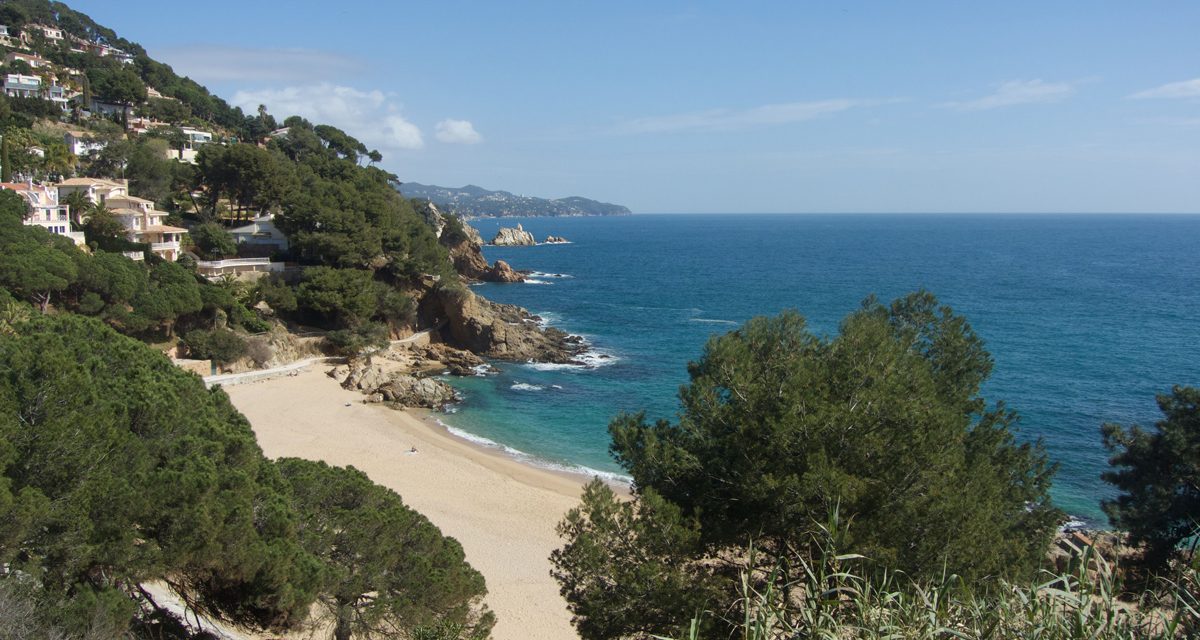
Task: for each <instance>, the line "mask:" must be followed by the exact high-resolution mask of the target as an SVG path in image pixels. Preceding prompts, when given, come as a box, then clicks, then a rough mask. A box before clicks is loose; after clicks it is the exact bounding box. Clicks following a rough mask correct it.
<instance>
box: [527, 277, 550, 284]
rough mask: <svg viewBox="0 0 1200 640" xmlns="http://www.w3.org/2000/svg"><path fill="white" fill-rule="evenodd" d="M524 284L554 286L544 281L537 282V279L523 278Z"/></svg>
mask: <svg viewBox="0 0 1200 640" xmlns="http://www.w3.org/2000/svg"><path fill="white" fill-rule="evenodd" d="M525 284H554V283H553V282H547V281H545V280H538V279H537V278H525Z"/></svg>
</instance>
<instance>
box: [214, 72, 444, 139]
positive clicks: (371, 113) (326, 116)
mask: <svg viewBox="0 0 1200 640" xmlns="http://www.w3.org/2000/svg"><path fill="white" fill-rule="evenodd" d="M231 102H232V103H233V104H234V105H236V106H239V107H241V108H242V110H243V111H246V112H247V113H253V112H254V111H255V110H256V109H258V105H260V104H262V105H266V106H267V110H268V111H270V112H271V114H272V115H274V116H275V117H276V118H277V119H279V120H280V121H282V120H283V119H284V118H286V117H288V116H291V115H298V116H302V117H304V118H306V119H308V120H310V121H311V122H312V123H313V124H330V125H333V126H335V127H337V128H339V129H342V130H343V131H345V132H346V133H348V134H350V135H352V136H354V137H355V138H358V139H359V140H362V141H363V143H364V144H366V145H367V146H368V147H375V148H378V149H380V150H383V151H395V150H397V149H420V148H421V147H424V146H425V140H424V138H423V137H422V136H421V130H420V129H419V128H418V127H417V125H415V124H413V123H411V122H409V121H408V120H406V119H405V118H404V116H403V115H401V113H400V105H399V104H398V103H395V102H394V101H393V100H392V97H391V96H390V95H389V94H385V93H384V92H382V91H379V90H375V91H361V90H359V89H354V88H352V87H343V86H339V85H334V84H329V83H323V84H316V85H304V86H296V87H284V88H281V89H261V90H258V91H238V92H237V93H235V94H233V100H231Z"/></svg>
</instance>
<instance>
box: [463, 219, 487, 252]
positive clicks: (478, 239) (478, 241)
mask: <svg viewBox="0 0 1200 640" xmlns="http://www.w3.org/2000/svg"><path fill="white" fill-rule="evenodd" d="M462 228H463V233H465V234H467V239H468V240H470V241H471V242H472V243H474V244H475V246H477V247H480V246H483V236H481V235H479V229H476V228H475V227H472V226H471V225H469V224H467V223H465V222H464V223H462Z"/></svg>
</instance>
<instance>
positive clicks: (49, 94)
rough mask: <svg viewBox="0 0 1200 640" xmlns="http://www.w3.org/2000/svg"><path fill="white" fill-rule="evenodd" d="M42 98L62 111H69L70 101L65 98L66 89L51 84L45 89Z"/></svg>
mask: <svg viewBox="0 0 1200 640" xmlns="http://www.w3.org/2000/svg"><path fill="white" fill-rule="evenodd" d="M42 97H43V98H45V99H47V100H49V101H51V102H53V103H54V104H57V105H58V108H59V109H62V110H63V111H69V110H70V102H71V99H70V98H69V97H68V96H67V89H66V87H62V86H59V85H57V84H52V85H50V86H48V87H46V90H45V91H44V92H43V93H42Z"/></svg>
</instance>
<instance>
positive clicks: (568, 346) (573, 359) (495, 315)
mask: <svg viewBox="0 0 1200 640" xmlns="http://www.w3.org/2000/svg"><path fill="white" fill-rule="evenodd" d="M421 313H422V314H423V315H425V316H427V317H429V319H430V320H431V321H432V320H436V321H439V322H440V321H444V322H445V324H444V326H443V327H442V338H443V340H444V341H445V342H448V343H450V344H452V345H454V346H457V347H459V348H462V349H466V350H468V351H471V352H474V353H476V354H479V355H483V356H486V357H489V358H495V359H497V360H509V361H516V362H528V361H533V362H552V363H559V364H582V362H580V361H579V359H578V358H579V356H580V354H582V353H583V352H584V351H586V350H587V346H586V345H585V344H584V343H583V339H582V338H580V337H579V336H572V335H568V334H567V333H565V332H563V331H560V330H558V329H555V328H553V327H545V328H543V327H542V326H541V325H540V324H539V323H538V321H537V319H536V318H535V317H534V316H533V315H531V314H530V313H529V312H528V311H526V310H524V309H522V308H520V307H518V306H515V305H510V304H499V303H496V302H491V301H490V300H487V299H485V298H481V297H479V296H477V295H475V294H474V293H472V292H471V291H468V290H465V289H450V288H444V289H438V290H435V291H433V292H431V294H430V295H428V296H426V297H425V299H424V300H422V307H421ZM431 323H432V322H431Z"/></svg>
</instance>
